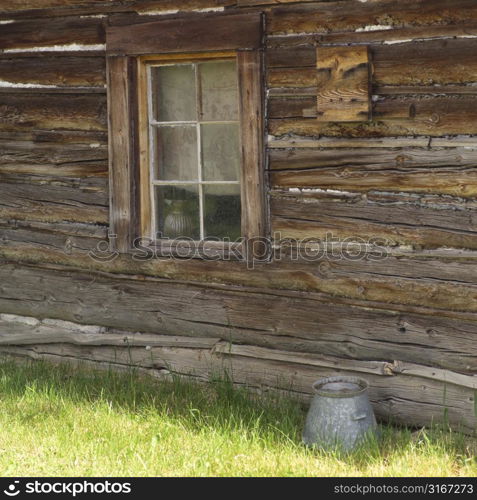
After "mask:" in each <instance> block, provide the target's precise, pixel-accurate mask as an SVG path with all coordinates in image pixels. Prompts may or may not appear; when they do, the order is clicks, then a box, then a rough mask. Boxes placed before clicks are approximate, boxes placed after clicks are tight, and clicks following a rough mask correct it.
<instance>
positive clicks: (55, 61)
mask: <svg viewBox="0 0 477 500" xmlns="http://www.w3.org/2000/svg"><path fill="white" fill-rule="evenodd" d="M87 54H88V53H87V52H79V53H77V54H76V55H75V56H62V55H60V56H58V55H57V56H49V57H48V56H43V57H38V55H35V54H30V57H21V58H18V57H15V58H13V57H12V54H10V57H12V58H11V59H7V58H0V75H1V80H2V81H5V82H9V83H12V84H31V85H35V84H36V85H49V86H60V87H75V86H76V87H94V88H104V86H105V84H106V75H105V59H104V55H103V56H99V57H98V56H96V57H91V56H88V55H87ZM9 88H10V89H11V87H9ZM53 90H55V89H53ZM39 91H40V92H41V89H39Z"/></svg>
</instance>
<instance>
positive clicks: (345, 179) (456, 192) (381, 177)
mask: <svg viewBox="0 0 477 500" xmlns="http://www.w3.org/2000/svg"><path fill="white" fill-rule="evenodd" d="M271 184H272V186H273V187H277V188H311V187H317V188H320V189H337V190H344V191H358V192H367V191H373V190H381V191H393V192H406V193H436V194H445V195H451V196H457V197H462V198H473V197H474V196H475V195H476V193H477V170H476V169H475V168H467V167H464V168H455V167H454V168H453V167H450V168H445V167H441V168H439V169H428V168H425V167H424V168H409V169H407V168H395V169H389V170H387V169H382V170H379V169H373V168H371V169H367V168H366V167H362V168H360V167H357V168H349V167H342V168H341V167H337V168H328V169H327V168H319V169H303V170H278V171H274V172H272V175H271Z"/></svg>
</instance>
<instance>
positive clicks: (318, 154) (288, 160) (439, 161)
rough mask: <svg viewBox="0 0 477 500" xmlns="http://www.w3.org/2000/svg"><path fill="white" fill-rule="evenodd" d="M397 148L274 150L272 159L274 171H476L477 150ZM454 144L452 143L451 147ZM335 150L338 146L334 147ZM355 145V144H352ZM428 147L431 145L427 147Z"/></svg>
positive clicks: (398, 144)
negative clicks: (325, 169) (415, 169)
mask: <svg viewBox="0 0 477 500" xmlns="http://www.w3.org/2000/svg"><path fill="white" fill-rule="evenodd" d="M389 144H390V145H391V144H392V145H393V146H395V147H394V148H384V147H382V148H380V149H379V150H376V148H369V149H368V148H366V147H363V148H359V149H357V150H356V149H331V148H329V149H321V148H320V149H313V148H306V149H305V148H300V149H273V150H272V151H271V152H270V155H269V158H270V160H269V165H270V169H271V170H285V169H309V168H316V169H318V168H322V167H323V168H329V167H340V168H341V167H347V168H354V167H361V166H363V167H365V168H366V169H370V170H371V169H374V168H375V169H376V170H382V169H386V168H388V169H396V168H398V169H402V168H406V167H409V168H416V167H429V168H436V167H454V166H455V167H474V166H476V165H477V147H476V148H472V147H471V146H467V147H458V148H437V147H436V148H432V149H429V148H416V147H411V148H399V149H397V148H398V147H399V146H400V145H401V144H400V143H399V142H396V143H393V142H392V141H390V143H389ZM450 144H451V143H450ZM330 145H331V146H332V145H334V143H331V144H330ZM350 145H352V144H350ZM426 146H427V144H426Z"/></svg>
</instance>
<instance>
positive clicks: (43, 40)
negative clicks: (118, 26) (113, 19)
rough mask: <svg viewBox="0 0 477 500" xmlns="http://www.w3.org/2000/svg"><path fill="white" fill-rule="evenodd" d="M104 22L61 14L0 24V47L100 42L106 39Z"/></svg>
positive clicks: (21, 47) (94, 43)
mask: <svg viewBox="0 0 477 500" xmlns="http://www.w3.org/2000/svg"><path fill="white" fill-rule="evenodd" d="M103 23H104V21H103V19H101V18H80V17H64V18H51V19H47V20H45V19H28V20H25V21H18V22H15V23H11V24H2V25H0V49H4V50H5V49H25V48H30V47H45V46H54V45H64V44H85V45H96V44H102V43H104V41H105V35H104V26H103Z"/></svg>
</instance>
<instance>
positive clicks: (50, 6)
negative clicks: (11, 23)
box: [0, 0, 236, 19]
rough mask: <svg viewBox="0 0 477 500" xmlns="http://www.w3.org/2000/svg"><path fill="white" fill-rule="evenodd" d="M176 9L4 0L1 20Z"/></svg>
mask: <svg viewBox="0 0 477 500" xmlns="http://www.w3.org/2000/svg"><path fill="white" fill-rule="evenodd" d="M234 5H236V0H181V6H180V7H181V11H184V12H190V11H193V10H200V9H220V8H225V7H228V6H234ZM176 10H177V2H176V1H175V0H5V2H3V3H2V10H1V11H0V17H4V18H10V19H12V18H13V19H24V18H33V17H60V16H68V15H78V16H79V15H101V14H114V13H131V12H133V13H135V12H142V13H146V12H148V11H151V12H159V13H161V12H163V13H164V14H166V15H167V14H168V13H169V14H170V12H171V11H173V12H174V11H176Z"/></svg>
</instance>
